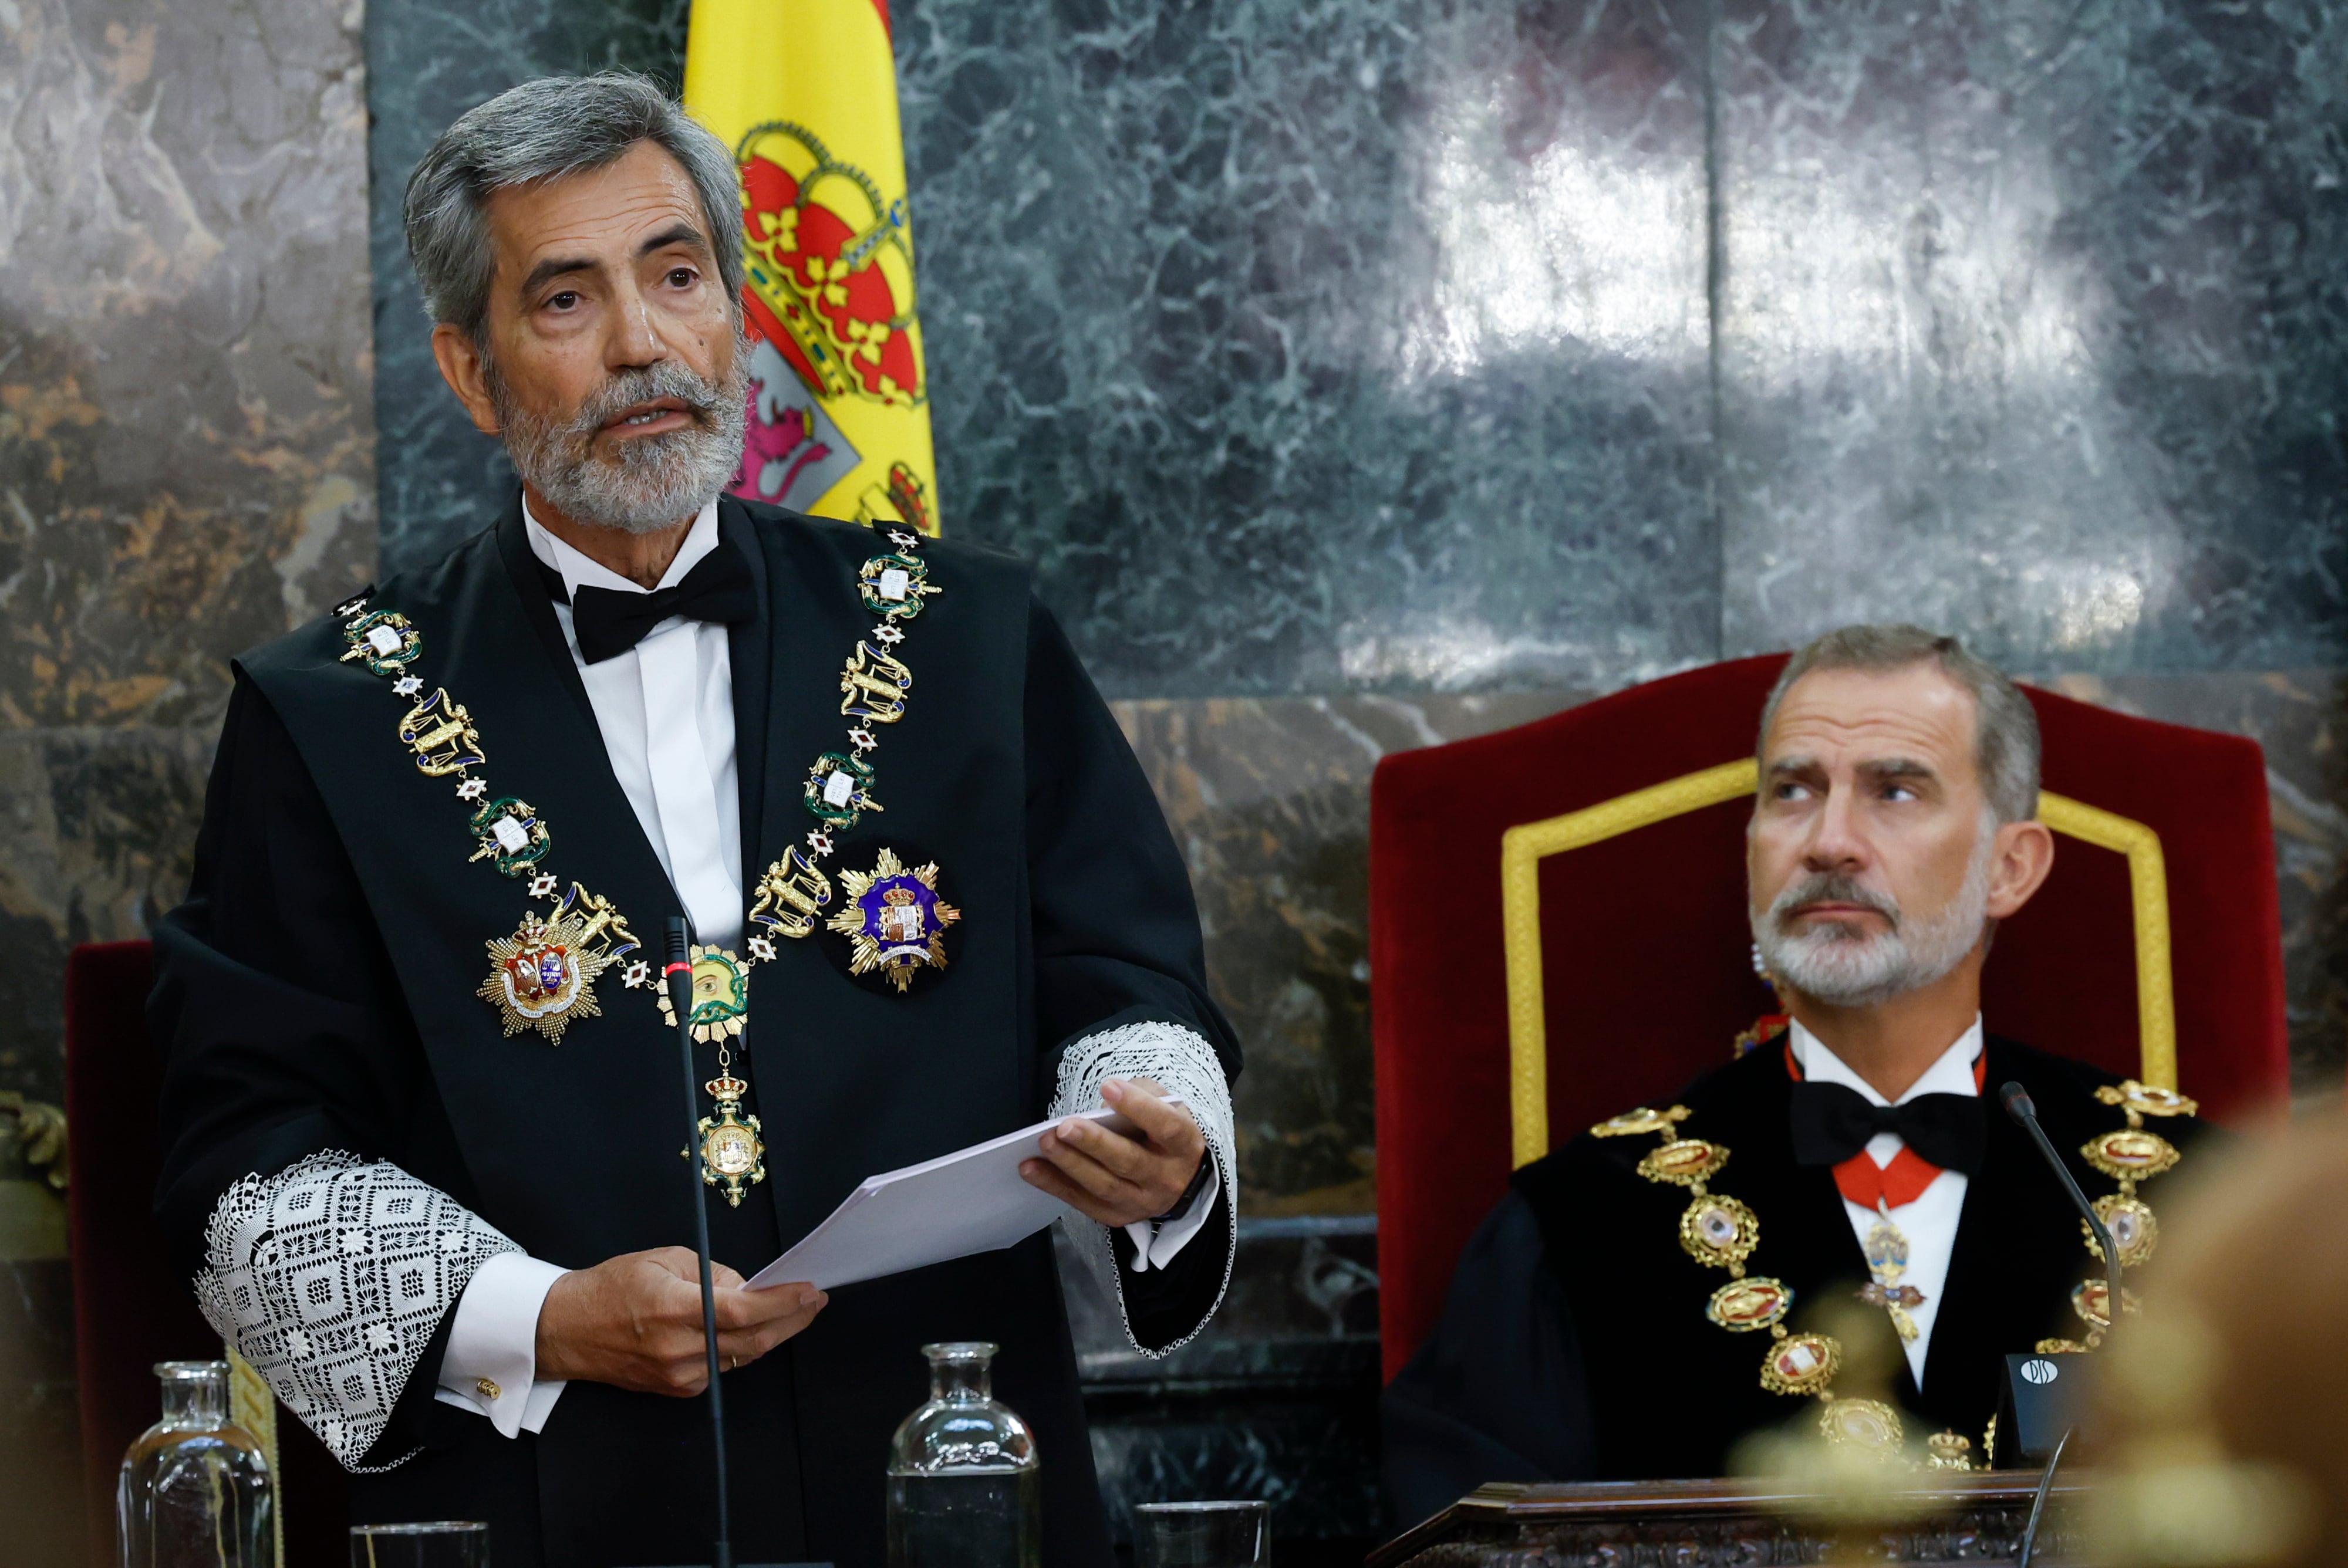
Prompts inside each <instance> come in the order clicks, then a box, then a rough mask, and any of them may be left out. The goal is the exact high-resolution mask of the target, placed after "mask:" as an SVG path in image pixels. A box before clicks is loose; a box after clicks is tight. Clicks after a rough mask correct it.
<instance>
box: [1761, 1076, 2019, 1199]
mask: <svg viewBox="0 0 2348 1568" xmlns="http://www.w3.org/2000/svg"><path fill="white" fill-rule="evenodd" d="M1793 1115H1794V1159H1795V1161H1796V1163H1799V1164H1804V1165H1839V1164H1841V1163H1843V1162H1844V1161H1845V1160H1848V1159H1849V1158H1850V1157H1851V1156H1852V1155H1854V1154H1856V1153H1859V1151H1860V1150H1862V1149H1864V1148H1866V1147H1867V1145H1868V1141H1869V1139H1871V1138H1873V1137H1874V1136H1875V1135H1876V1134H1877V1133H1879V1132H1897V1133H1898V1134H1900V1139H1901V1141H1902V1142H1904V1143H1907V1145H1908V1146H1909V1147H1910V1149H1913V1150H1915V1151H1916V1153H1917V1155H1918V1157H1920V1158H1921V1159H1924V1160H1927V1161H1929V1162H1931V1163H1933V1164H1935V1165H1938V1166H1940V1167H1941V1169H1942V1170H1944V1171H1962V1172H1963V1173H1965V1174H1967V1175H1969V1176H1970V1175H1972V1173H1974V1172H1975V1171H1978V1170H1980V1169H1981V1163H1982V1151H1983V1149H1984V1148H1985V1146H1986V1144H1987V1142H1988V1138H1989V1131H1988V1122H1987V1120H1986V1118H1984V1117H1983V1115H1982V1102H1981V1096H1979V1095H1977V1094H1919V1095H1918V1096H1916V1098H1915V1099H1913V1100H1910V1102H1908V1103H1906V1104H1905V1105H1878V1104H1876V1103H1874V1102H1872V1101H1870V1100H1869V1099H1868V1098H1867V1096H1866V1095H1864V1094H1861V1093H1860V1092H1859V1091H1858V1090H1856V1089H1852V1088H1849V1087H1848V1086H1846V1085H1844V1084H1840V1083H1810V1082H1802V1083H1797V1084H1795V1085H1794V1102H1793Z"/></svg>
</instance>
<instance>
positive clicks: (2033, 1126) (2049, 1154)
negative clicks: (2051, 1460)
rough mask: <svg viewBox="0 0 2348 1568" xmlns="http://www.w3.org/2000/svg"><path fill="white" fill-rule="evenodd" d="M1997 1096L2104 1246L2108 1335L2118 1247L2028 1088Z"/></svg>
mask: <svg viewBox="0 0 2348 1568" xmlns="http://www.w3.org/2000/svg"><path fill="white" fill-rule="evenodd" d="M1997 1099H1998V1103H1999V1104H2001V1105H2003V1106H2004V1107H2005V1113H2006V1114H2007V1115H2008V1116H2011V1117H2012V1118H2013V1120H2014V1122H2015V1123H2016V1124H2017V1125H2019V1126H2020V1127H2022V1128H2023V1130H2024V1131H2025V1132H2028V1133H2029V1134H2030V1137H2031V1141H2032V1142H2033V1143H2036V1144H2037V1145H2038V1153H2040V1154H2041V1155H2043V1156H2044V1158H2045V1161H2046V1166H2047V1168H2048V1169H2049V1170H2051V1171H2053V1172H2054V1173H2055V1178H2056V1179H2057V1180H2058V1181H2060V1182H2061V1183H2062V1184H2063V1190H2064V1191H2065V1192H2066V1193H2068V1194H2071V1202H2072V1203H2073V1204H2075V1205H2076V1206H2077V1208H2078V1211H2079V1217H2080V1218H2081V1219H2084V1220H2085V1221H2086V1222H2087V1234H2088V1235H2092V1236H2094V1237H2095V1238H2096V1245H2097V1246H2099V1247H2101V1248H2102V1249H2103V1252H2104V1269H2105V1278H2106V1289H2108V1290H2109V1291H2110V1292H2111V1297H2110V1299H2109V1301H2108V1302H2106V1306H2105V1309H2104V1332H2105V1333H2106V1334H2109V1333H2110V1332H2111V1331H2112V1330H2113V1329H2115V1328H2117V1327H2119V1326H2120V1303H2121V1302H2122V1301H2123V1300H2124V1299H2125V1297H2123V1296H2121V1295H2120V1249H2119V1248H2118V1247H2116V1246H2115V1245H2112V1233H2111V1232H2110V1231H2108V1230H2106V1229H2105V1228H2104V1222H2103V1217H2102V1216H2101V1215H2099V1214H2096V1206H2095V1205H2094V1204H2091V1203H2089V1202H2087V1194H2085V1193H2083V1192H2081V1191H2080V1190H2079V1184H2078V1183H2077V1182H2075V1181H2074V1180H2073V1179H2072V1176H2071V1168H2070V1167H2069V1166H2068V1165H2065V1163H2063V1157H2062V1156H2061V1155H2060V1154H2057V1153H2055V1145H2054V1143H2053V1142H2052V1141H2051V1140H2049V1139H2048V1138H2047V1136H2046V1129H2045V1128H2044V1127H2041V1126H2040V1125H2039V1124H2038V1107H2037V1106H2035V1105H2034V1104H2032V1103H2031V1102H2030V1091H2028V1090H2026V1089H2024V1088H2023V1087H2022V1085H2021V1084H2019V1083H2008V1084H2006V1085H2005V1086H2004V1087H2003V1088H2001V1089H2000V1090H1999V1091H1997ZM2050 1468H2051V1467H2050Z"/></svg>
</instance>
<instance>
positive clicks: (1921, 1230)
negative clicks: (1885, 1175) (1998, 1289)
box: [1793, 1014, 1982, 1391]
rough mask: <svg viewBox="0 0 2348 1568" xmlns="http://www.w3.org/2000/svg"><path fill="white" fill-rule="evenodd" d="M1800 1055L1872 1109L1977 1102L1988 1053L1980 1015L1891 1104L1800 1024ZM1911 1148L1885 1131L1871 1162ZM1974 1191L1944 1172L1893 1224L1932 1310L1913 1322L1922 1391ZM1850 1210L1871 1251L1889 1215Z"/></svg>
mask: <svg viewBox="0 0 2348 1568" xmlns="http://www.w3.org/2000/svg"><path fill="white" fill-rule="evenodd" d="M1793 1051H1794V1060H1795V1061H1796V1062H1797V1063H1798V1064H1800V1066H1801V1069H1802V1076H1803V1077H1804V1078H1806V1079H1807V1080H1809V1081H1811V1082H1813V1083H1839V1084H1842V1085H1844V1086H1845V1087H1846V1088H1849V1089H1855V1090H1857V1091H1859V1093H1861V1094H1863V1095H1865V1096H1867V1102H1868V1103H1869V1104H1870V1105H1905V1104H1907V1103H1908V1102H1910V1100H1913V1099H1915V1098H1916V1097H1917V1096H1918V1095H1920V1094H1963V1095H1968V1096H1971V1095H1978V1094H1979V1093H1980V1092H1981V1086H1980V1085H1979V1084H1977V1083H1975V1082H1974V1081H1973V1060H1974V1058H1976V1057H1978V1056H1980V1055H1981V1052H1982V1024H1981V1017H1980V1015H1979V1014H1975V1015H1974V1017H1973V1021H1972V1028H1970V1029H1968V1030H1965V1032H1964V1033H1962V1034H1961V1035H1959V1036H1957V1040H1956V1043H1955V1044H1953V1045H1952V1046H1950V1047H1949V1049H1948V1050H1944V1051H1942V1052H1941V1055H1940V1059H1939V1060H1938V1061H1934V1062H1933V1063H1932V1065H1931V1066H1930V1067H1928V1068H1926V1069H1925V1070H1924V1075H1923V1076H1922V1077H1921V1078H1919V1079H1918V1080H1916V1081H1915V1082H1913V1083H1911V1084H1910V1085H1909V1086H1908V1088H1907V1091H1906V1092H1904V1093H1902V1094H1901V1095H1900V1098H1899V1099H1897V1100H1886V1099H1884V1098H1883V1096H1882V1095H1880V1094H1879V1093H1877V1092H1876V1091H1875V1090H1874V1089H1873V1088H1872V1087H1871V1086H1870V1085H1869V1083H1868V1081H1866V1080H1865V1079H1863V1078H1861V1077H1860V1076H1859V1074H1858V1073H1856V1072H1853V1071H1851V1070H1850V1069H1849V1067H1848V1066H1846V1065H1844V1063H1843V1060H1842V1058H1840V1057H1838V1056H1837V1055H1836V1054H1835V1053H1834V1052H1833V1051H1831V1050H1828V1049H1827V1047H1826V1045H1825V1043H1824V1042H1823V1041H1821V1040H1819V1039H1818V1036H1816V1035H1814V1034H1812V1033H1811V1032H1810V1031H1809V1030H1806V1029H1804V1028H1803V1027H1802V1026H1801V1024H1800V1023H1799V1022H1798V1021H1797V1022H1796V1023H1795V1024H1794V1028H1793ZM1907 1146H1908V1145H1907V1143H1906V1142H1905V1141H1904V1140H1903V1139H1901V1137H1900V1134H1899V1133H1897V1132H1878V1133H1877V1134H1876V1135H1875V1136H1874V1138H1872V1139H1871V1140H1869V1143H1868V1145H1867V1157H1868V1158H1869V1159H1870V1160H1872V1161H1874V1162H1875V1165H1876V1169H1878V1170H1881V1169H1883V1168H1884V1167H1885V1166H1888V1165H1890V1163H1891V1162H1892V1160H1893V1159H1895V1158H1896V1157H1897V1156H1898V1155H1899V1153H1900V1150H1902V1149H1904V1148H1906V1147H1907ZM1967 1184H1968V1181H1967V1178H1966V1175H1965V1173H1963V1172H1962V1171H1942V1172H1941V1173H1940V1174H1939V1175H1937V1176H1935V1177H1933V1178H1932V1182H1931V1185H1930V1186H1928V1187H1926V1188H1925V1189H1924V1190H1923V1191H1922V1192H1921V1193H1919V1194H1917V1195H1916V1200H1915V1202H1913V1203H1908V1204H1900V1206H1899V1207H1897V1208H1895V1209H1893V1210H1892V1211H1891V1223H1892V1224H1893V1225H1898V1226H1899V1227H1900V1234H1901V1235H1905V1236H1906V1237H1907V1238H1908V1272H1907V1273H1906V1274H1904V1275H1902V1276H1900V1283H1901V1284H1903V1285H1912V1286H1915V1287H1916V1288H1917V1289H1918V1290H1921V1291H1922V1292H1923V1293H1924V1304H1923V1305H1922V1306H1921V1307H1910V1308H1909V1311H1908V1316H1909V1317H1912V1318H1914V1319H1915V1320H1916V1337H1915V1338H1913V1339H1911V1340H1910V1341H1909V1342H1908V1344H1907V1345H1906V1346H1905V1347H1903V1348H1904V1349H1905V1350H1906V1351H1907V1354H1908V1369H1909V1371H1910V1372H1912V1373H1914V1374H1915V1378H1916V1387H1917V1389H1919V1390H1920V1391H1921V1389H1923V1387H1924V1362H1925V1360H1926V1358H1927V1357H1928V1355H1929V1353H1930V1351H1931V1346H1932V1325H1933V1324H1934V1323H1935V1322H1936V1321H1938V1319H1939V1317H1940V1315H1941V1291H1942V1290H1943V1289H1944V1288H1945V1287H1946V1286H1947V1285H1948V1283H1949V1256H1950V1255H1951V1254H1952V1252H1954V1251H1955V1250H1956V1245H1957V1222H1958V1220H1959V1219H1960V1218H1961V1217H1962V1215H1963V1214H1964V1208H1965V1188H1966V1186H1967ZM1842 1206H1843V1212H1844V1213H1845V1214H1847V1215H1849V1219H1850V1228H1851V1232H1852V1234H1853V1235H1857V1236H1858V1237H1859V1245H1860V1246H1861V1247H1864V1246H1866V1245H1867V1233H1868V1232H1869V1231H1870V1230H1872V1229H1874V1228H1875V1223H1876V1221H1877V1220H1879V1219H1880V1218H1881V1217H1882V1216H1881V1215H1879V1214H1877V1213H1876V1212H1875V1211H1874V1210H1873V1209H1870V1208H1868V1207H1866V1206H1865V1205H1863V1204H1854V1203H1852V1202H1851V1201H1850V1200H1849V1198H1845V1199H1844V1200H1843V1201H1842Z"/></svg>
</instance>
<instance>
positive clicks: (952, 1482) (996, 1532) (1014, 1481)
mask: <svg viewBox="0 0 2348 1568" xmlns="http://www.w3.org/2000/svg"><path fill="white" fill-rule="evenodd" d="M922 1355H924V1356H927V1357H928V1358H930V1399H929V1403H927V1404H925V1405H923V1406H922V1408H921V1409H917V1410H915V1411H914V1412H913V1413H912V1414H911V1415H910V1416H907V1417H906V1418H905V1419H904V1422H903V1424H902V1425H901V1426H899V1427H898V1429H897V1435H896V1437H895V1439H893V1440H891V1443H890V1445H889V1568H1038V1565H1039V1564H1040V1563H1042V1562H1043V1551H1044V1524H1043V1514H1044V1508H1043V1473H1042V1469H1041V1465H1042V1461H1041V1460H1038V1459H1037V1458H1036V1455H1035V1434H1034V1433H1032V1432H1030V1431H1029V1430H1027V1423H1026V1422H1025V1421H1023V1420H1021V1419H1019V1418H1018V1417H1017V1416H1015V1415H1013V1414H1012V1413H1011V1411H1010V1410H1009V1409H1007V1408H1005V1407H1004V1405H1003V1404H1002V1403H1001V1402H1000V1401H998V1400H996V1399H994V1397H993V1391H992V1389H991V1387H990V1384H989V1376H988V1368H990V1366H991V1365H992V1364H993V1362H994V1346H992V1345H987V1344H983V1343H976V1342H968V1341H964V1342H958V1343H954V1344H949V1345H924V1346H922Z"/></svg>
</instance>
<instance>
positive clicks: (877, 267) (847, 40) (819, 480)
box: [685, 0, 938, 534]
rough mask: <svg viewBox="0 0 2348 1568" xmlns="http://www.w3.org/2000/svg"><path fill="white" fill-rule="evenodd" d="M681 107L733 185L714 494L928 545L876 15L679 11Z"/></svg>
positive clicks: (924, 462) (918, 395) (884, 40)
mask: <svg viewBox="0 0 2348 1568" xmlns="http://www.w3.org/2000/svg"><path fill="white" fill-rule="evenodd" d="M685 108H687V109H688V110H689V111H691V113H692V114H693V116H694V118H696V119H698V120H699V121H701V123H702V124H703V125H705V126H707V127H708V128H710V129H711V130H712V131H715V132H716V134H717V136H718V137H719V138H721V139H722V140H724V141H725V142H726V145H727V146H728V147H731V148H732V149H734V159H735V162H736V164H737V165H739V166H740V169H741V171H742V254H743V260H744V261H745V262H746V264H747V266H746V272H747V276H746V277H745V279H744V282H743V289H742V293H743V303H744V305H745V307H746V309H747V313H748V315H749V322H750V333H751V336H752V338H753V339H754V340H755V342H754V343H753V347H752V358H751V368H750V375H751V383H750V399H751V407H750V424H749V435H748V438H747V441H746V442H745V444H744V450H743V455H742V467H741V470H740V471H739V472H738V473H736V475H735V477H734V483H733V485H732V486H731V487H730V488H731V489H732V491H733V493H734V494H736V495H737V496H743V497H748V498H749V499H752V500H759V501H771V502H773V503H775V504H776V505H778V506H784V507H789V508H791V509H792V510H793V511H796V512H808V513H812V514H816V515H819V516H822V517H829V518H854V519H855V520H857V521H859V522H861V523H863V524H865V525H866V526H867V527H870V526H873V525H874V524H890V523H897V522H904V523H911V524H912V525H914V526H915V527H916V528H920V529H921V530H922V532H923V533H928V534H934V533H936V532H937V531H938V503H937V471H936V466H935V464H934V461H933V459H932V456H931V451H930V403H929V393H930V378H929V372H928V368H927V366H926V365H925V364H923V362H922V324H921V317H920V315H919V313H917V311H916V308H915V305H916V302H915V297H914V293H913V231H912V225H911V222H910V221H909V220H908V219H907V217H906V213H905V146H904V140H903V138H902V137H901V135H900V133H899V131H898V126H897V67H896V60H895V58H894V56H892V55H891V53H890V47H889V6H888V0H693V19H692V25H691V27H690V30H689V31H688V32H687V34H686V37H685Z"/></svg>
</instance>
